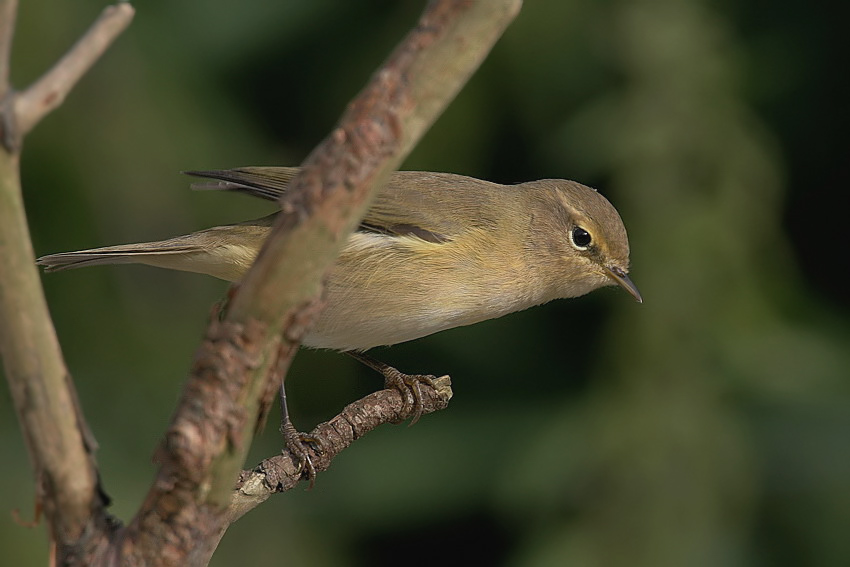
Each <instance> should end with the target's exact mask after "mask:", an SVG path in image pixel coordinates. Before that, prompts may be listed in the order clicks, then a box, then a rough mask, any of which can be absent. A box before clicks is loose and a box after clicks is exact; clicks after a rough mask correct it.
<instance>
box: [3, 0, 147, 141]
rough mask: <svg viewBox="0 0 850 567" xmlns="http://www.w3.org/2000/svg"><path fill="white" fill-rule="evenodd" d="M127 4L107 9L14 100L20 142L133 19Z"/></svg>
mask: <svg viewBox="0 0 850 567" xmlns="http://www.w3.org/2000/svg"><path fill="white" fill-rule="evenodd" d="M134 14H135V10H134V9H133V7H132V6H131V5H130V4H129V3H127V2H120V3H118V4H115V5H113V6H107V7H106V8H104V9H103V11H102V12H101V13H100V16H98V18H97V20H95V21H94V23H93V24H92V25H91V27H89V29H88V30H86V33H85V34H83V36H82V37H81V38H80V39H79V40H77V42H76V43H75V44H74V45H73V46H72V47H71V48H70V49H69V50H68V52H67V53H65V55H63V56H62V58H61V59H59V61H57V62H56V64H55V65H54V66H53V67H51V68H50V70H48V71H47V72H46V73H45V74H44V75H42V76H41V77H40V78H39V79H38V80H37V81H36V82H35V83H33V84H32V85H30V86H29V87H28V88H27V89H25V90H23V91H21V92H20V93H18V94H17V95H16V97H15V105H14V109H15V120H16V123H17V124H16V125H17V130H18V131H17V136H18V139H19V140H20V139H21V138H22V137H23V136H25V135H26V134H27V133H28V132H29V131H30V130H32V129H33V127H35V125H36V124H38V122H39V121H40V120H41V119H42V118H44V116H45V115H46V114H47V113H49V112H50V111H51V110H53V109H54V108H56V107H57V106H59V105H60V104H62V101H64V100H65V97H66V96H67V95H68V93H69V92H70V91H71V89H72V88H73V87H74V85H76V84H77V82H78V81H79V80H80V77H82V76H83V75H84V74H85V73H86V71H88V70H89V68H91V66H92V65H94V63H95V62H96V61H97V60H98V59H99V58H100V56H101V55H103V53H104V52H105V51H106V49H107V48H108V47H109V46H110V45H111V44H112V42H113V41H115V39H116V38H117V37H118V36H119V35H121V32H123V31H124V30H125V29H126V28H127V26H129V25H130V22H131V21H132V20H133V15H134Z"/></svg>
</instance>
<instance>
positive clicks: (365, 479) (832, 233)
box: [0, 0, 850, 567]
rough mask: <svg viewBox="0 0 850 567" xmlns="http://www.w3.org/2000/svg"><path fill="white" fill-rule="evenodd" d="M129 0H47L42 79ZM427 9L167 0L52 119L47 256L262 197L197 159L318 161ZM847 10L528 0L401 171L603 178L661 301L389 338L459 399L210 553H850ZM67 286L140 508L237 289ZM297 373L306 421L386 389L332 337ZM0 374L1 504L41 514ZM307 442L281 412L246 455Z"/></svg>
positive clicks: (167, 230) (356, 454) (30, 11)
mask: <svg viewBox="0 0 850 567" xmlns="http://www.w3.org/2000/svg"><path fill="white" fill-rule="evenodd" d="M102 5H103V4H102V3H101V2H94V1H93V0H87V1H78V2H74V3H71V2H55V1H48V0H31V1H27V2H22V4H21V6H20V22H19V26H18V30H17V36H16V42H15V51H14V60H13V64H14V66H13V77H12V78H13V80H14V82H15V84H16V85H17V86H19V87H20V86H23V85H26V84H28V83H29V82H30V81H32V80H33V79H34V78H35V77H37V76H38V75H39V74H40V73H41V72H42V71H43V70H44V69H45V68H46V66H48V65H49V64H51V63H52V62H53V60H54V59H55V58H56V57H57V56H58V55H59V54H61V53H62V52H63V51H64V50H65V49H66V48H67V47H68V46H69V45H70V44H71V43H72V42H73V41H74V40H75V39H76V37H77V36H78V35H79V34H80V33H81V32H82V30H83V29H85V27H87V26H88V25H89V23H90V22H91V20H92V19H93V18H94V17H95V15H96V14H97V13H98V11H99V10H100V8H101V7H102ZM833 5H837V4H835V3H833ZM421 8H422V5H421V4H420V3H416V2H390V1H382V2H378V1H370V2H365V1H361V2H330V1H317V0H311V1H309V2H307V1H289V2H274V3H272V2H261V1H259V0H249V1H246V2H240V3H237V2H224V1H221V0H212V1H211V0H207V1H204V2H201V1H198V0H193V1H183V2H166V1H151V2H146V3H144V4H140V5H139V6H138V10H139V11H138V14H137V16H136V20H135V22H134V23H133V25H132V26H131V28H130V29H129V30H128V31H127V32H126V33H125V34H124V36H122V37H121V38H120V39H119V41H118V42H117V44H116V45H115V46H114V47H113V48H112V49H111V50H110V51H109V52H108V53H107V55H106V56H105V57H104V59H103V60H102V61H101V62H99V63H98V65H97V66H96V67H95V68H94V70H93V71H92V72H91V73H90V74H89V75H88V76H87V77H86V78H85V79H84V80H83V81H82V83H81V84H80V85H79V86H78V88H77V89H76V90H75V91H74V92H73V93H72V94H71V96H70V97H69V98H68V100H67V101H66V103H65V104H64V106H63V107H62V108H61V109H59V111H58V112H56V113H54V114H53V115H51V116H50V117H49V118H48V119H47V120H46V121H45V122H44V123H43V124H42V125H40V126H39V127H38V129H37V130H36V131H35V132H34V133H33V134H32V135H31V136H29V137H28V138H27V140H26V147H25V151H24V158H23V183H24V191H25V194H26V201H27V207H28V213H29V217H30V222H31V228H32V236H33V240H34V243H35V248H36V253H37V254H39V255H42V254H48V253H52V252H58V251H65V250H74V249H79V248H87V247H93V246H100V245H106V244H113V243H122V242H132V241H141V240H153V239H159V238H163V237H167V236H172V235H176V234H180V233H185V232H190V231H193V230H197V229H200V228H203V227H207V226H210V225H214V224H225V223H229V222H235V221H239V220H243V219H245V218H249V217H251V216H260V215H263V214H266V213H267V212H269V211H270V207H269V205H268V204H267V203H262V202H254V201H252V200H249V199H246V198H240V197H238V196H232V195H218V194H198V193H193V192H190V191H188V190H187V185H188V182H189V180H188V179H187V178H184V177H181V176H180V175H179V173H178V172H179V171H181V170H190V169H211V168H224V167H235V166H242V165H293V164H297V163H299V162H300V161H301V160H302V159H303V158H304V157H305V155H306V154H307V153H308V152H309V151H310V150H311V149H312V148H313V147H314V145H315V144H316V143H317V142H318V141H319V140H320V139H321V138H322V137H324V136H325V135H326V134H327V133H328V132H329V130H330V129H331V127H332V126H333V124H334V123H335V122H336V120H337V119H338V117H339V115H340V113H341V112H342V110H343V109H344V106H345V104H346V103H347V102H348V101H349V100H350V99H351V97H352V96H353V95H354V94H355V93H356V92H357V91H358V89H359V88H360V87H361V86H362V85H363V84H364V83H365V81H366V79H367V78H368V76H369V74H370V73H371V72H372V71H373V70H374V69H375V68H376V67H377V65H378V64H379V63H380V62H381V61H383V59H384V58H385V57H386V55H387V54H388V53H389V51H390V49H391V48H392V47H393V46H394V45H395V44H396V43H397V42H398V41H399V39H400V38H401V37H402V36H403V35H404V34H405V33H406V32H407V30H408V29H409V28H410V26H411V25H412V24H413V22H415V20H416V18H417V17H418V15H419V13H420V11H421ZM844 16H845V14H841V13H838V12H837V11H835V10H834V9H830V10H827V9H826V3H822V4H816V3H810V2H802V1H800V0H784V1H778V2H763V1H760V0H749V1H741V2H730V1H725V2H723V1H719V2H708V1H699V0H629V1H625V0H621V1H602V2H600V1H597V0H575V1H570V2H565V1H564V0H538V1H529V2H527V3H526V6H525V7H524V9H523V12H522V13H521V14H520V16H519V18H518V19H517V20H516V22H515V23H514V24H513V25H512V26H511V27H510V28H509V30H508V31H507V33H506V34H505V36H504V37H503V39H502V40H501V41H500V43H499V44H498V45H497V47H496V48H495V50H494V51H493V53H492V56H491V57H490V58H489V59H488V60H487V61H486V62H485V64H484V66H483V67H482V68H481V70H480V71H479V72H478V73H477V74H476V76H475V77H474V78H473V79H472V81H471V82H470V83H469V85H468V86H467V87H466V89H465V90H464V91H463V92H462V93H461V94H460V96H459V97H458V98H457V100H456V101H455V102H454V103H453V104H452V106H451V107H450V108H449V109H448V111H447V112H446V113H445V114H444V116H443V117H442V118H441V119H440V120H439V122H438V123H437V124H436V125H435V126H434V128H433V129H432V130H431V132H430V133H429V134H428V135H427V136H426V137H425V139H424V140H423V141H422V143H421V144H420V145H419V146H418V148H417V149H416V150H415V152H414V153H413V155H412V156H411V157H410V158H409V159H408V160H407V162H406V163H405V168H406V169H424V170H436V171H451V172H455V173H464V174H468V175H473V176H476V177H481V178H486V179H490V180H493V181H499V182H503V183H513V182H519V181H526V180H529V179H535V178H543V177H564V178H570V179H576V180H579V181H582V182H583V183H586V184H589V185H593V186H595V187H598V188H599V189H600V190H601V191H602V192H603V193H604V194H605V195H606V196H608V197H609V198H610V200H611V201H612V202H613V203H614V204H615V205H616V206H617V207H618V209H619V210H620V212H621V213H622V216H623V218H624V221H625V223H626V226H627V227H628V228H629V235H630V240H631V245H632V266H633V268H632V276H633V279H634V280H635V282H636V283H637V284H638V285H639V287H640V289H641V291H642V293H643V295H644V298H645V303H644V304H643V305H637V304H635V303H634V302H633V301H631V300H630V298H629V296H628V295H626V294H625V293H623V292H621V291H618V290H615V289H614V288H610V289H605V290H601V291H598V292H595V293H593V294H591V295H589V296H587V297H584V298H580V299H575V300H569V301H557V302H553V303H552V304H549V305H546V306H544V307H540V308H535V309H532V310H529V311H527V312H523V313H519V314H515V315H511V316H509V317H505V318H503V319H499V320H495V321H490V322H486V323H482V324H478V325H475V326H472V327H468V328H462V329H455V330H451V331H446V332H444V333H440V334H438V335H435V336H432V337H428V338H425V339H422V340H418V341H414V342H412V343H409V344H404V345H398V346H396V347H393V348H390V349H382V350H378V351H375V352H374V354H376V355H377V356H379V357H380V358H382V359H384V360H386V361H388V362H390V363H392V364H395V365H398V366H399V367H401V368H402V369H404V370H406V371H409V372H428V373H435V374H443V373H450V374H451V375H452V377H453V381H454V392H455V398H454V400H453V401H452V405H451V407H450V408H449V409H448V410H447V411H445V412H442V413H440V414H437V415H433V416H427V417H425V418H424V419H423V420H422V421H421V422H420V423H419V424H417V425H416V426H415V427H413V428H410V429H408V428H406V427H384V428H382V429H380V430H379V431H376V432H375V433H373V434H371V435H370V436H368V437H366V438H364V439H363V440H361V441H359V442H358V443H357V444H356V446H355V447H354V448H353V449H352V450H350V451H349V452H346V453H344V454H343V455H342V456H340V458H339V459H338V460H337V461H336V462H335V464H334V467H333V468H332V470H330V471H329V472H327V473H325V474H323V475H321V476H320V477H319V479H318V482H317V485H316V488H315V489H314V490H312V491H309V492H307V491H304V490H300V489H299V490H294V491H292V492H291V493H289V494H286V495H282V496H278V497H276V498H273V499H272V500H271V501H269V502H267V503H266V504H265V505H263V506H261V507H260V508H259V509H257V510H255V511H253V512H251V513H250V514H249V515H248V516H246V517H245V518H244V519H243V520H241V521H239V522H238V523H237V524H236V525H234V526H233V528H232V529H231V530H230V532H229V533H228V535H227V537H226V538H225V540H224V542H223V543H222V546H221V548H220V550H219V553H218V554H217V556H216V558H215V560H214V562H213V564H214V565H219V566H224V565H233V564H244V565H278V564H285V563H286V562H287V561H289V562H290V563H288V564H293V565H304V566H311V567H312V566H326V565H327V566H335V565H354V566H360V565H362V566H366V565H369V566H381V565H396V564H402V563H403V564H406V565H414V566H415V565H435V564H441V565H454V564H477V565H522V566H548V565H579V566H618V565H629V566H647V567H650V566H651V567H658V566H668V565H669V566H682V565H688V566H701V565H704V566H718V565H724V566H725V565H732V566H737V565H741V566H744V565H746V566H751V565H752V566H760V565H779V566H791V565H794V566H796V565H806V566H818V567H820V566H824V567H825V566H833V565H834V566H839V565H841V566H843V565H847V564H850V538H848V537H847V530H848V526H850V481H848V479H850V380H849V379H848V378H850V352H848V338H850V332H848V331H850V326H848V311H850V297H848V293H847V291H846V290H847V283H846V277H847V276H846V275H845V274H844V269H845V265H846V264H847V253H846V247H847V236H846V229H845V226H844V225H845V224H846V215H847V208H846V207H845V206H844V203H845V202H846V197H845V195H844V194H845V192H846V188H847V184H848V177H850V169H848V149H849V148H848V143H847V141H846V134H845V132H846V130H847V127H848V122H850V120H848V112H847V111H846V110H845V105H846V101H847V100H848V95H850V92H848V91H850V89H848V81H847V77H846V69H845V67H846V65H845V63H846V59H847V55H848V51H850V50H848V41H847V33H846V30H844V29H843V28H844V27H845V26H844V22H845V21H846V18H844ZM44 285H45V287H46V291H47V295H48V300H49V302H50V305H51V309H52V313H53V315H54V318H55V322H56V325H57V329H58V332H59V335H60V339H61V341H62V344H63V346H64V349H65V354H66V357H67V359H68V363H69V366H70V369H71V371H72V372H73V374H74V377H75V379H76V382H77V386H78V388H79V391H80V396H81V398H82V402H83V406H84V408H85V411H86V414H87V416H88V417H89V419H90V422H91V425H92V427H93V429H94V431H95V434H96V436H97V438H98V440H99V442H100V444H101V450H100V452H99V454H98V457H99V460H100V463H101V465H102V470H103V475H104V479H105V485H106V489H107V490H108V492H109V493H110V494H111V495H112V496H113V498H114V499H115V505H114V507H113V511H114V512H115V513H116V514H117V515H118V516H119V517H121V518H123V519H125V520H127V519H129V518H130V517H131V516H132V514H133V512H134V510H135V509H136V508H137V507H138V505H139V503H140V501H141V499H142V498H143V497H144V494H145V491H146V489H147V487H148V486H149V484H150V482H151V479H152V477H153V474H154V471H155V467H154V465H153V464H152V463H151V456H152V455H153V452H154V447H155V446H156V443H157V442H158V440H159V438H160V435H161V434H162V432H163V431H164V428H165V427H166V424H167V423H168V420H169V416H170V413H171V411H172V408H173V406H174V402H175V400H176V398H177V396H178V394H179V391H180V388H181V384H182V382H183V377H184V376H185V375H186V371H187V368H188V366H189V363H190V361H191V358H192V353H193V350H194V348H195V347H196V346H197V344H198V340H199V337H200V334H201V332H202V330H203V329H204V327H205V325H206V318H207V314H208V312H209V309H210V306H211V305H212V304H213V303H214V302H215V301H217V300H218V299H219V298H221V297H222V295H223V294H224V293H225V290H226V288H227V286H226V284H225V283H223V282H219V281H217V280H213V279H211V278H206V277H203V276H199V275H194V274H185V273H170V272H166V271H162V270H157V269H154V268H146V267H136V266H128V267H109V268H95V269H87V270H80V271H75V272H68V273H62V274H55V275H49V276H45V278H44ZM289 380H290V382H289V383H290V392H291V395H290V399H291V401H292V402H291V403H292V404H293V406H294V407H293V410H294V412H295V419H296V422H297V423H298V424H299V426H300V427H301V428H303V429H310V428H311V427H312V426H313V425H314V424H315V423H316V422H318V421H320V420H323V419H327V418H329V417H331V416H332V415H334V414H335V413H336V412H337V411H338V410H339V409H340V408H341V407H342V405H344V404H346V403H348V402H350V401H352V400H354V399H356V398H357V397H359V396H361V395H363V394H365V393H367V392H369V391H371V390H373V389H375V388H376V387H378V386H379V384H380V379H379V378H378V377H377V376H375V375H373V374H371V373H370V372H369V371H367V370H365V369H363V368H360V367H359V366H358V365H357V364H356V363H355V362H354V361H353V360H350V359H348V358H346V357H343V356H340V355H338V354H335V353H330V352H315V351H313V352H308V351H305V352H302V353H300V354H299V356H298V358H297V359H296V363H295V365H294V367H293V369H292V372H291V374H290V379H289ZM0 392H2V393H0V462H2V479H3V482H2V484H0V502H2V504H3V506H2V508H5V509H6V510H12V509H15V508H17V509H20V510H21V513H22V515H23V516H24V517H25V518H29V517H31V516H32V514H33V512H32V509H33V500H34V488H33V483H32V480H31V471H30V467H29V464H28V462H27V456H26V451H25V449H24V447H23V445H22V442H21V440H20V434H19V431H18V428H17V426H16V424H15V420H14V412H13V411H12V409H11V404H10V401H9V397H8V393H7V391H6V390H5V389H3V390H0ZM275 420H276V417H275V416H273V417H272V421H271V422H272V423H274V422H275ZM280 445H281V441H280V439H279V437H278V436H277V434H276V432H275V428H274V427H268V428H267V430H266V431H265V433H264V434H263V435H261V436H260V437H259V438H258V439H257V442H256V443H255V447H254V448H253V450H252V454H251V456H250V457H249V465H250V464H252V463H255V462H257V461H258V460H260V459H261V458H263V457H266V456H269V455H272V454H274V453H275V452H276V451H278V450H279V448H280ZM45 547H46V546H45V536H44V530H43V528H37V529H28V528H24V527H20V526H17V525H16V524H15V523H14V522H13V521H12V519H11V517H10V515H9V514H8V513H7V514H6V516H5V519H3V518H2V516H0V549H2V550H4V551H3V555H4V556H5V557H7V558H14V559H15V561H14V564H15V565H41V564H44V562H45V559H46V550H45ZM449 550H452V551H451V552H450V551H449Z"/></svg>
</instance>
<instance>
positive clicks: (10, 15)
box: [0, 0, 18, 100]
mask: <svg viewBox="0 0 850 567" xmlns="http://www.w3.org/2000/svg"><path fill="white" fill-rule="evenodd" d="M17 12H18V0H0V100H3V98H4V97H5V96H6V93H7V91H8V90H9V66H10V62H11V58H12V39H13V38H14V36H15V21H16V16H17Z"/></svg>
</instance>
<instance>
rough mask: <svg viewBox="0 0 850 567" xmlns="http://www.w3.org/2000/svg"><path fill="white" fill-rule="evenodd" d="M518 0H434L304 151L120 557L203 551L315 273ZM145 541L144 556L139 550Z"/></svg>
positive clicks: (286, 356) (132, 560) (217, 528)
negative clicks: (329, 128)
mask: <svg viewBox="0 0 850 567" xmlns="http://www.w3.org/2000/svg"><path fill="white" fill-rule="evenodd" d="M520 5H521V2H520V0H498V1H497V0H492V1H490V2H469V1H466V0H436V1H432V2H430V3H429V5H428V7H427V8H426V10H425V12H424V14H423V16H422V18H421V19H420V21H419V23H418V25H417V26H416V28H415V29H414V30H413V31H412V32H410V33H409V34H408V36H407V37H406V38H405V39H404V40H403V41H402V43H401V44H400V45H399V46H398V47H397V48H396V50H395V51H394V52H393V54H392V55H391V56H390V58H389V60H388V61H387V62H386V63H385V64H384V65H383V66H382V67H381V68H380V69H379V70H378V71H377V72H376V73H375V74H374V75H373V77H372V79H371V80H370V82H369V83H368V84H367V85H366V87H365V89H364V90H363V91H362V92H361V93H360V94H359V95H358V96H357V98H355V100H354V101H353V102H352V103H351V104H350V106H349V108H348V111H347V112H346V113H345V115H344V116H343V117H342V119H341V121H340V123H339V125H338V127H337V128H336V129H335V130H334V131H333V132H332V133H331V134H330V136H328V138H326V139H325V140H324V141H323V142H322V143H321V144H320V145H319V146H318V147H317V148H316V149H315V150H314V151H313V153H312V154H311V155H310V156H309V157H308V158H307V160H306V161H305V162H304V164H303V165H302V169H301V172H300V174H299V175H298V176H297V177H296V178H295V179H294V180H293V181H292V183H291V184H290V189H289V190H288V191H287V193H286V195H285V197H284V198H283V200H282V202H281V214H279V215H278V218H277V222H276V225H275V227H274V228H273V231H272V234H271V236H270V237H269V239H268V240H267V241H266V244H265V245H264V247H263V249H262V250H261V252H260V254H259V256H258V258H257V261H256V262H255V264H254V265H253V267H252V268H251V269H250V270H249V272H248V274H247V275H246V277H245V279H244V280H243V281H242V284H241V286H240V288H239V291H238V292H237V293H236V296H235V297H234V298H233V300H232V302H231V306H230V309H229V312H228V314H227V317H226V320H225V321H224V322H223V323H219V322H216V321H214V322H213V323H212V324H211V326H210V328H209V331H208V332H207V338H206V340H205V342H204V344H203V345H202V347H201V348H200V349H199V351H198V353H197V355H196V360H195V364H194V366H193V369H192V373H191V375H190V377H189V382H188V384H187V386H186V389H185V390H184V394H183V396H182V399H181V401H180V402H179V404H178V408H177V411H176V413H175V415H174V418H173V420H172V423H171V425H170V427H169V430H168V432H167V434H166V442H165V443H164V445H163V448H162V450H161V451H160V454H159V455H160V459H161V462H162V466H161V469H160V471H159V474H158V475H157V480H156V482H155V483H154V486H153V487H152V488H151V490H150V492H149V493H148V497H147V498H146V500H145V502H144V504H143V506H142V508H141V510H140V511H139V513H138V514H137V515H136V517H135V518H134V520H133V522H132V523H131V524H130V526H128V528H127V533H126V534H125V541H127V542H131V541H132V542H133V545H132V546H129V545H125V546H124V549H123V552H124V554H123V556H122V559H123V560H124V561H126V562H127V563H129V564H142V563H145V564H149V565H154V564H162V565H166V564H167V565H171V564H186V561H191V564H198V565H200V564H204V563H205V560H206V559H208V558H209V556H210V555H211V554H212V552H213V550H214V548H215V545H216V543H217V539H215V538H216V537H217V535H218V534H220V533H221V532H223V530H224V529H226V526H227V523H228V521H229V517H228V514H227V510H228V507H229V505H230V501H231V491H232V487H233V483H234V481H235V480H236V478H237V475H238V473H239V472H240V469H241V467H242V464H243V463H244V461H245V455H246V452H247V450H248V447H249V445H250V440H251V438H252V435H253V431H254V428H255V426H256V423H257V415H258V413H259V411H260V408H261V407H262V406H263V405H265V404H267V403H269V400H268V399H264V398H266V396H267V395H268V392H274V390H275V388H274V383H275V382H276V380H279V379H280V377H282V376H284V375H285V371H286V369H287V368H288V366H289V363H290V361H291V359H292V357H293V355H294V353H295V352H296V350H297V348H298V346H299V344H300V341H301V339H302V337H303V336H304V335H305V333H306V332H307V331H308V330H309V328H310V326H311V325H312V324H313V321H314V320H315V318H316V316H317V314H318V313H319V310H320V308H321V300H320V299H319V298H320V289H321V285H320V282H321V278H322V277H323V274H324V273H325V271H326V269H327V268H328V266H329V265H330V264H331V262H332V261H333V260H334V259H335V258H336V256H337V254H338V253H339V251H340V249H341V247H342V246H343V244H344V243H345V241H346V239H347V237H348V234H349V233H350V232H351V231H352V230H353V228H354V227H355V226H356V225H357V223H358V222H359V220H360V218H361V217H362V215H363V214H364V212H365V210H366V208H367V207H368V204H369V200H370V197H371V194H372V193H373V192H374V190H375V189H376V188H377V187H379V186H380V185H381V184H382V182H383V181H384V179H385V178H386V176H387V175H389V173H390V172H391V171H392V170H394V169H395V168H396V167H398V165H399V164H400V162H401V160H402V159H403V158H404V157H405V156H406V155H407V153H408V152H409V151H410V150H411V149H412V147H413V145H414V144H415V143H416V142H417V141H418V140H419V138H420V137H421V136H422V135H423V133H424V132H425V131H426V129H427V128H428V127H429V126H430V125H431V123H433V121H434V120H435V119H436V117H437V116H438V115H439V113H440V112H442V110H443V109H444V108H445V106H446V105H447V104H448V102H449V101H450V100H451V99H452V98H453V97H454V95H455V94H456V93H457V91H458V90H460V88H461V87H462V85H463V84H464V83H465V82H466V80H467V79H468V78H469V76H470V75H471V74H472V72H473V71H474V70H475V69H476V68H477V66H478V65H479V64H480V62H481V61H482V60H483V59H484V57H485V56H486V54H487V53H488V52H489V50H490V48H491V47H492V45H493V43H495V41H496V39H497V38H498V37H499V36H500V35H501V33H502V32H503V30H504V28H505V27H506V26H507V25H508V23H509V22H510V21H511V20H512V19H513V17H514V16H515V15H516V13H517V12H518V10H519V7H520ZM151 553H155V554H156V555H155V556H151V555H150V554H151Z"/></svg>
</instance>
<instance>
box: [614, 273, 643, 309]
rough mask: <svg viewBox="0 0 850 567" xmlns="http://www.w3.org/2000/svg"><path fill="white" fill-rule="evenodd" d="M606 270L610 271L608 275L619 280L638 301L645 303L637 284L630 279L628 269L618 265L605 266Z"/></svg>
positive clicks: (620, 284) (618, 282) (618, 283)
mask: <svg viewBox="0 0 850 567" xmlns="http://www.w3.org/2000/svg"><path fill="white" fill-rule="evenodd" d="M605 271H606V272H608V276H609V277H610V278H611V279H612V280H614V281H615V282H617V285H619V286H620V287H621V288H623V289H624V290H626V291H628V292H629V294H630V295H631V296H632V297H634V298H635V299H636V300H637V302H638V303H643V298H642V297H641V296H640V291H638V288H637V286H636V285H635V284H634V282H632V280H630V279H629V276H628V275H627V274H626V271H625V270H624V269H623V268H620V267H617V266H609V267H606V268H605Z"/></svg>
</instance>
